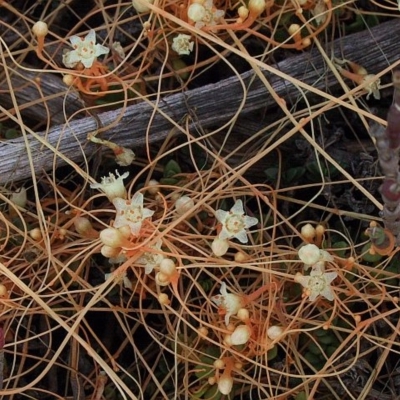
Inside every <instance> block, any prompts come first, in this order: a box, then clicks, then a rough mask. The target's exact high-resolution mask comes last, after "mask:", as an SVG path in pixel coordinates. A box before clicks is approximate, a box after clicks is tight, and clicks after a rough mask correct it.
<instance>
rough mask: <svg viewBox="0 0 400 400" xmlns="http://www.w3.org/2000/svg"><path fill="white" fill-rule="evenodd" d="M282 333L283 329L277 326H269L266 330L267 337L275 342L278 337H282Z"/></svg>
mask: <svg viewBox="0 0 400 400" xmlns="http://www.w3.org/2000/svg"><path fill="white" fill-rule="evenodd" d="M282 333H283V328H282V327H281V326H277V325H273V326H270V327H269V328H268V330H267V336H268V337H269V338H270V339H271V340H275V339H277V338H278V337H280V336H282Z"/></svg>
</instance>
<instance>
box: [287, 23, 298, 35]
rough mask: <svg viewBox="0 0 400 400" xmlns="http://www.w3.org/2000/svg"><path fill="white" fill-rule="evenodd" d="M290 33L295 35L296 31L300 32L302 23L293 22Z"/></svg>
mask: <svg viewBox="0 0 400 400" xmlns="http://www.w3.org/2000/svg"><path fill="white" fill-rule="evenodd" d="M288 32H289V35H294V34H296V33H300V25H299V24H292V25H290V26H289V28H288Z"/></svg>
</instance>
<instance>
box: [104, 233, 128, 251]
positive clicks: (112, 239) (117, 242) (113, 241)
mask: <svg viewBox="0 0 400 400" xmlns="http://www.w3.org/2000/svg"><path fill="white" fill-rule="evenodd" d="M100 240H101V241H102V242H103V244H105V245H106V246H109V247H113V248H119V247H123V246H124V244H125V243H126V239H125V238H124V236H123V235H122V233H121V232H120V231H119V230H118V229H115V228H106V229H103V230H102V231H101V232H100Z"/></svg>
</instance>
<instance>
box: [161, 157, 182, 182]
mask: <svg viewBox="0 0 400 400" xmlns="http://www.w3.org/2000/svg"><path fill="white" fill-rule="evenodd" d="M181 172H182V170H181V167H180V166H179V164H178V163H177V162H176V161H175V160H169V161H168V162H167V164H166V165H165V167H164V178H172V177H173V176H175V175H177V174H180V173H181Z"/></svg>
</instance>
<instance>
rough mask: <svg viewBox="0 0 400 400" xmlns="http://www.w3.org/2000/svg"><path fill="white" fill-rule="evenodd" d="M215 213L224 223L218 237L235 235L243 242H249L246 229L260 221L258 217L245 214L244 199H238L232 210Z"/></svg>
mask: <svg viewBox="0 0 400 400" xmlns="http://www.w3.org/2000/svg"><path fill="white" fill-rule="evenodd" d="M215 215H216V217H217V219H218V221H219V222H221V224H222V230H221V232H220V233H219V235H218V237H219V238H220V239H230V238H232V237H234V238H236V239H238V240H239V241H240V242H241V243H247V242H248V238H247V232H246V229H247V228H250V227H251V226H253V225H256V224H257V223H258V219H257V218H253V217H248V216H247V215H244V210H243V203H242V200H236V203H235V204H234V206H233V207H232V208H231V210H230V211H223V210H217V211H216V212H215Z"/></svg>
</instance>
